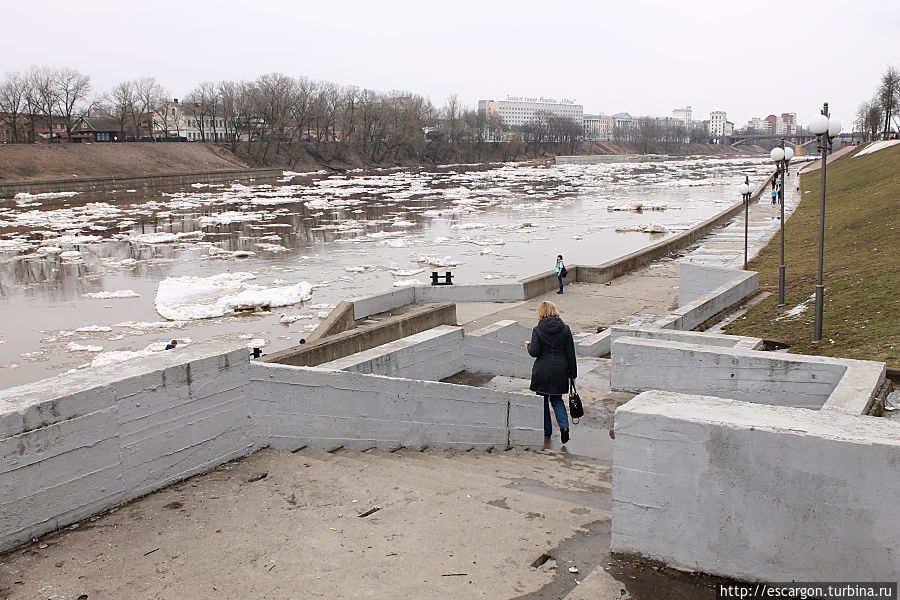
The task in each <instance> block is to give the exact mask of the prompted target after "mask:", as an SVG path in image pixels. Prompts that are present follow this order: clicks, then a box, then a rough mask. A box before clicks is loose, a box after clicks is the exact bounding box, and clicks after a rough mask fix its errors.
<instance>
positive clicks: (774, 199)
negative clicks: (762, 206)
mask: <svg viewBox="0 0 900 600" xmlns="http://www.w3.org/2000/svg"><path fill="white" fill-rule="evenodd" d="M777 203H778V190H776V189H775V188H772V204H777Z"/></svg>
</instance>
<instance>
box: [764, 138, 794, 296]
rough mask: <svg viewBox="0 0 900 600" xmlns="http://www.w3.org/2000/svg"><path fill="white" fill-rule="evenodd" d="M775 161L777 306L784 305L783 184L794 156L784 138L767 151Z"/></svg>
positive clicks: (792, 150)
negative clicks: (778, 259) (778, 239)
mask: <svg viewBox="0 0 900 600" xmlns="http://www.w3.org/2000/svg"><path fill="white" fill-rule="evenodd" d="M769 156H771V157H772V160H773V161H774V162H775V165H776V167H777V169H778V170H777V171H775V175H774V177H775V184H776V185H777V186H778V190H777V191H778V204H780V205H781V264H780V265H778V306H784V294H785V273H784V185H785V183H786V182H787V174H788V163H789V162H791V159H792V158H794V149H793V148H791V147H790V146H788V147H786V148H785V146H784V138H781V143H780V144H779V145H777V146H775V147H774V148H772V152H770V153H769Z"/></svg>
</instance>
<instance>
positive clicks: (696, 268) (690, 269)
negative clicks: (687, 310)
mask: <svg viewBox="0 0 900 600" xmlns="http://www.w3.org/2000/svg"><path fill="white" fill-rule="evenodd" d="M744 273H745V272H744V271H740V270H738V269H727V268H725V267H711V266H706V265H698V264H693V263H681V264H679V265H678V305H679V306H684V305H685V304H690V303H691V302H694V301H695V300H698V299H700V298H701V297H704V296H707V295H709V294H710V293H711V292H713V291H715V290H716V289H718V288H720V287H722V286H723V285H725V284H728V283H731V282H733V281H735V279H736V278H738V277H740V276H741V275H742V274H744Z"/></svg>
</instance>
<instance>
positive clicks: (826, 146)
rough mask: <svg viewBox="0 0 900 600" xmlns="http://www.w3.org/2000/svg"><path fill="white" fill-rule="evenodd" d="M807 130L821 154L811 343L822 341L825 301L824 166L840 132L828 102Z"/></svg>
mask: <svg viewBox="0 0 900 600" xmlns="http://www.w3.org/2000/svg"><path fill="white" fill-rule="evenodd" d="M809 130H810V131H811V132H813V133H814V134H816V135H817V136H818V137H819V153H820V154H821V155H822V166H821V167H820V168H821V170H822V185H821V186H820V187H821V188H822V189H821V190H820V192H821V193H820V195H819V264H818V272H817V274H816V316H815V322H814V325H813V340H812V341H813V343H816V342H820V341H822V312H823V309H824V303H825V285H824V282H823V280H822V279H823V277H822V271H823V269H824V266H825V167H826V165H827V164H828V153H829V152H831V151H832V148H833V145H832V141H833V140H834V138H835V136H837V135H838V134H839V133H840V132H841V122H840V121H838V120H837V119H832V118H831V115H829V114H828V103H827V102H826V103H825V104H824V105H823V106H822V113H821V114H819V115H816V116H815V117H813V118H812V119H810V120H809Z"/></svg>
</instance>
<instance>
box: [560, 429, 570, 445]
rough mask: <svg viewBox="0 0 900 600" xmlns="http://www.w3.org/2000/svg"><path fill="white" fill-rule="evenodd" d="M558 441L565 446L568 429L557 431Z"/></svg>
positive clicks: (567, 438)
mask: <svg viewBox="0 0 900 600" xmlns="http://www.w3.org/2000/svg"><path fill="white" fill-rule="evenodd" d="M559 440H560V441H561V442H562V443H563V444H565V443H566V442H568V441H569V428H568V427H563V428H561V429H560V430H559Z"/></svg>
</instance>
